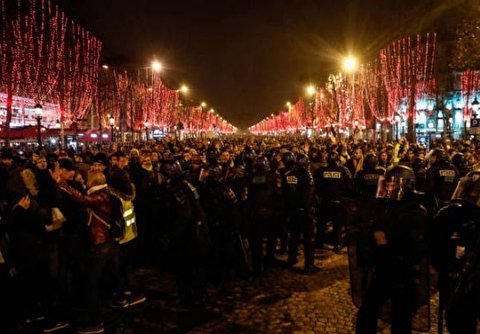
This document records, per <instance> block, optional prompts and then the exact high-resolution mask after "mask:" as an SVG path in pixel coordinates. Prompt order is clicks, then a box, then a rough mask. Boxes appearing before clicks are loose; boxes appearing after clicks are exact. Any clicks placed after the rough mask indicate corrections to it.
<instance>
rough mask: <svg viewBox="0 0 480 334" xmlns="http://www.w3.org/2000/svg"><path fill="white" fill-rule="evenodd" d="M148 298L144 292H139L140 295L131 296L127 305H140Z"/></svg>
mask: <svg viewBox="0 0 480 334" xmlns="http://www.w3.org/2000/svg"><path fill="white" fill-rule="evenodd" d="M146 300H147V298H146V297H145V296H144V295H143V293H139V294H138V295H135V296H132V297H130V299H129V300H128V304H127V306H125V307H128V306H134V305H138V304H141V303H144V302H145V301H146Z"/></svg>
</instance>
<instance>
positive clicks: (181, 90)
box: [180, 85, 188, 94]
mask: <svg viewBox="0 0 480 334" xmlns="http://www.w3.org/2000/svg"><path fill="white" fill-rule="evenodd" d="M180 92H181V93H183V94H187V93H188V87H187V86H186V85H182V86H181V87H180Z"/></svg>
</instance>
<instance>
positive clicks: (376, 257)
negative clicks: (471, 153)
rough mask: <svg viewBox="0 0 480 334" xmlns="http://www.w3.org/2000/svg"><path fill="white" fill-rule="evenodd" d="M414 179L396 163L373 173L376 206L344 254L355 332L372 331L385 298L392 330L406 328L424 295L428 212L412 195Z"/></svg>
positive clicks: (402, 332)
mask: <svg viewBox="0 0 480 334" xmlns="http://www.w3.org/2000/svg"><path fill="white" fill-rule="evenodd" d="M414 184H415V175H414V173H413V171H412V169H411V168H409V167H407V166H402V165H397V166H394V167H391V168H390V169H389V170H387V172H386V175H385V177H380V178H379V189H378V191H377V198H378V199H379V206H378V210H376V211H372V217H371V219H370V222H369V224H368V225H366V226H363V228H362V229H359V231H361V232H360V233H359V234H358V236H360V235H361V236H362V237H359V238H354V237H351V238H350V240H356V241H352V244H354V245H355V247H356V248H355V256H354V257H350V267H351V270H352V275H351V277H352V291H353V293H354V300H356V301H357V302H358V301H359V300H361V302H360V304H361V305H360V309H359V311H358V314H357V322H356V333H357V334H374V333H377V318H378V317H379V316H380V313H381V310H382V308H384V307H385V305H386V302H388V301H390V302H391V309H390V310H389V311H390V312H389V313H390V318H391V320H392V333H397V334H407V333H412V317H413V314H414V312H415V311H416V310H417V308H418V307H419V306H420V305H422V304H423V303H427V302H428V301H429V297H428V293H426V294H419V293H418V292H419V291H420V290H421V289H419V287H420V286H423V287H424V286H425V282H427V281H428V279H427V273H428V266H427V258H428V257H427V253H428V252H427V243H426V239H425V238H426V229H427V226H428V213H427V211H426V209H425V208H424V207H422V206H421V205H420V204H418V202H417V198H415V196H416V195H415V192H414V190H415V188H414ZM352 254H353V252H351V251H350V249H349V255H352ZM355 267H360V268H361V270H360V271H356V270H355ZM355 288H356V289H357V290H355ZM424 290H426V291H428V289H427V288H424ZM359 295H360V296H359ZM424 296H426V297H425V298H420V297H424ZM420 299H421V300H420Z"/></svg>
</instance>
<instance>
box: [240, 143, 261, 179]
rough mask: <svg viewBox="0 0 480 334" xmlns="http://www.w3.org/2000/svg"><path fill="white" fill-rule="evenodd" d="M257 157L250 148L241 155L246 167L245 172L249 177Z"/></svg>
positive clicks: (246, 148)
mask: <svg viewBox="0 0 480 334" xmlns="http://www.w3.org/2000/svg"><path fill="white" fill-rule="evenodd" d="M256 156H257V155H256V153H255V151H254V150H253V148H251V147H250V146H247V147H245V149H244V150H243V152H242V154H241V160H242V162H243V165H244V166H245V172H246V174H247V175H248V174H250V173H251V172H252V171H253V168H254V167H253V165H254V163H255V158H256Z"/></svg>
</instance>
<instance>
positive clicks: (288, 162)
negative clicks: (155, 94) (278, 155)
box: [282, 151, 296, 167]
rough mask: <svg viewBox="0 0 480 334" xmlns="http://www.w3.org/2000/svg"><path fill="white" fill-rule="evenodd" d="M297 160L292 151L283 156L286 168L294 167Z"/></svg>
mask: <svg viewBox="0 0 480 334" xmlns="http://www.w3.org/2000/svg"><path fill="white" fill-rule="evenodd" d="M295 160H296V159H295V155H294V154H293V153H292V152H290V151H287V152H285V153H283V155H282V162H283V164H284V165H285V166H286V167H292V166H293V165H294V164H295Z"/></svg>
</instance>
